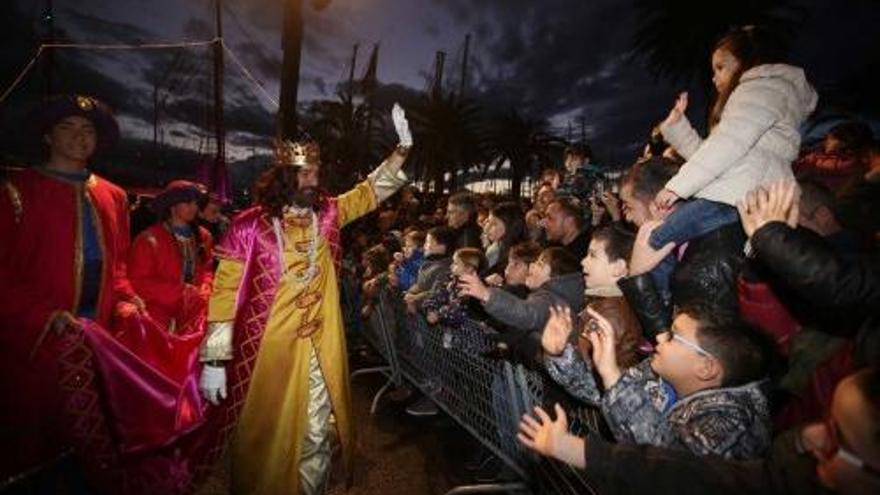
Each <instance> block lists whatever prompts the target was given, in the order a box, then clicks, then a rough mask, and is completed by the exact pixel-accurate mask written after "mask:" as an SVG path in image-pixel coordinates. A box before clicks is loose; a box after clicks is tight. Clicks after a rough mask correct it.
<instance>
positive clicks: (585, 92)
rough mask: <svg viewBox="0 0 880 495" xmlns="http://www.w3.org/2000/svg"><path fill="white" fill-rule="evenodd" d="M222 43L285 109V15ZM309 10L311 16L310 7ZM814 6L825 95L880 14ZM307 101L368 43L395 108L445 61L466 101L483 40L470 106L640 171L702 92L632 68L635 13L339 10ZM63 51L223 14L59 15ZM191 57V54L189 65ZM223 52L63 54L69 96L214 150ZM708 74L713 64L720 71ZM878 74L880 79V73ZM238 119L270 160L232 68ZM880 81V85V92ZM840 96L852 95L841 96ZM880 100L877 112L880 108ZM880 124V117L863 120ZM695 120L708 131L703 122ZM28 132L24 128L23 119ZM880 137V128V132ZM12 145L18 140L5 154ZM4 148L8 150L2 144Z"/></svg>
mask: <svg viewBox="0 0 880 495" xmlns="http://www.w3.org/2000/svg"><path fill="white" fill-rule="evenodd" d="M224 3H225V4H226V7H225V9H224V31H225V33H224V37H225V39H226V42H227V44H228V46H229V47H230V48H231V50H232V51H233V52H234V53H235V54H236V55H237V56H238V57H239V58H240V59H241V61H242V62H243V63H244V65H245V66H247V67H248V68H249V69H250V70H251V71H253V73H254V75H255V76H256V77H257V78H258V79H259V80H260V81H262V82H263V84H264V85H265V88H266V89H267V90H268V92H269V93H270V94H271V95H273V96H274V97H276V98H277V95H278V91H279V83H278V81H279V75H280V71H281V20H282V18H283V14H282V0H224ZM306 3H307V4H308V3H310V2H309V1H308V0H306ZM792 3H793V4H797V5H798V6H800V7H803V12H804V14H803V18H802V19H801V23H800V27H799V28H798V30H797V36H796V37H795V40H794V47H793V61H795V62H797V63H799V64H801V65H803V66H804V67H805V68H806V70H807V74H808V76H809V77H810V79H811V80H812V81H813V82H814V84H815V85H816V86H817V87H818V88H819V90H820V94H822V93H823V92H825V91H826V90H827V91H831V90H834V89H835V88H838V86H839V85H840V81H842V80H845V79H847V78H849V79H852V77H853V75H854V74H858V73H859V71H862V70H864V67H865V66H867V65H869V64H870V63H873V64H875V66H876V64H877V61H878V54H880V41H878V40H880V37H877V36H876V31H877V26H880V3H878V2H876V1H821V2H806V1H800V2H792ZM3 4H4V6H3V7H0V9H4V10H8V13H4V16H3V17H4V19H5V20H3V21H0V23H2V26H0V28H4V32H5V33H6V38H7V39H6V40H4V43H3V46H2V48H0V84H2V86H3V88H5V87H6V86H7V85H8V84H9V83H10V82H11V81H12V79H13V78H14V77H15V75H16V74H17V73H18V71H19V70H20V69H21V67H22V66H24V64H25V63H26V62H27V61H28V60H29V59H30V57H31V56H32V55H33V53H34V50H35V47H36V45H37V44H38V41H37V40H38V38H39V36H41V35H44V34H45V22H44V21H43V20H42V19H41V13H42V12H43V10H44V7H45V0H11V1H10V0H5V1H4V2H3ZM305 10H306V21H305V23H306V33H305V43H304V53H303V69H302V76H301V82H300V101H301V102H302V101H308V100H315V99H332V98H334V97H335V96H334V95H335V92H336V91H337V88H338V84H339V83H340V82H341V81H343V80H344V79H345V78H346V77H347V74H348V69H349V59H350V56H351V49H352V45H353V44H354V43H360V55H359V60H358V65H357V68H356V74H358V76H360V75H362V74H363V71H364V69H365V66H366V62H367V57H368V55H369V51H370V50H371V48H372V44H373V43H377V42H378V43H380V45H381V47H380V55H379V68H378V77H379V81H380V83H381V88H380V92H382V93H383V95H384V96H383V98H381V99H380V100H381V101H383V102H389V103H390V101H393V100H394V99H396V96H399V97H400V99H401V100H402V101H407V98H410V99H411V98H414V97H416V96H417V94H418V92H421V91H424V89H425V88H426V86H427V78H428V77H429V75H430V74H431V73H432V70H433V64H434V54H435V52H436V51H437V50H444V51H446V52H447V75H448V76H449V78H448V80H447V84H448V85H449V87H457V84H458V78H459V70H460V69H459V64H460V61H461V58H462V51H463V50H462V49H463V44H464V37H465V34H466V33H472V34H473V40H472V45H471V54H472V57H471V59H470V66H471V69H472V70H471V72H470V77H469V80H468V87H469V90H468V92H469V96H472V97H474V98H475V99H477V101H479V102H480V103H481V104H482V105H484V106H486V107H491V108H498V109H502V110H503V109H505V108H511V107H516V108H518V109H519V110H520V111H522V112H524V113H526V114H528V115H531V116H535V117H539V118H546V119H548V120H549V121H550V123H551V124H552V128H553V130H554V131H556V132H557V134H558V135H559V136H560V137H562V138H568V137H569V126H571V127H572V132H573V137H575V138H577V137H579V136H580V134H581V130H582V129H581V124H580V122H581V117H583V123H584V125H583V132H584V134H585V136H586V138H587V141H588V142H589V143H590V144H591V145H592V146H593V147H594V149H596V151H597V152H598V153H597V154H598V156H599V159H600V160H601V161H607V162H617V163H625V162H630V161H632V158H633V157H634V153H635V150H636V149H637V148H638V147H639V143H641V142H643V141H644V138H645V136H646V134H647V132H648V131H649V129H650V128H651V127H652V126H653V124H654V123H656V122H657V121H659V120H660V119H662V117H663V116H664V115H665V113H666V111H667V110H668V107H669V105H670V104H671V103H672V101H673V99H674V96H675V94H676V93H677V91H678V90H680V89H690V90H692V91H694V92H696V93H697V94H696V98H695V99H696V101H695V103H694V106H695V107H698V105H700V104H701V101H702V97H701V96H700V89H701V87H702V86H701V85H700V84H698V82H697V81H693V80H691V81H688V80H682V81H669V80H666V79H657V78H656V77H654V76H653V75H652V74H651V73H650V72H648V71H647V70H646V68H645V66H644V64H643V63H642V62H641V60H640V59H639V58H637V57H633V55H632V53H631V52H632V46H633V33H634V31H635V27H636V23H637V21H638V18H637V12H636V10H635V9H634V8H633V6H632V5H631V2H629V1H627V0H598V1H578V0H568V1H564V0H541V1H537V0H533V1H527V0H497V1H490V0H483V1H480V0H333V1H332V2H331V3H330V6H329V7H328V8H326V9H325V10H323V11H320V12H317V11H314V10H313V9H312V8H310V7H307V8H306V9H305ZM55 28H56V30H57V31H58V32H59V36H60V37H62V38H64V39H66V40H69V41H74V42H79V43H145V42H170V41H181V40H189V41H197V40H207V39H210V38H212V37H213V35H214V28H213V0H55ZM177 52H184V54H183V55H176V53H177ZM209 53H210V51H209V49H206V48H192V49H186V50H162V51H152V52H144V51H127V52H94V51H91V52H82V51H73V50H65V51H63V52H59V53H58V54H57V59H56V60H57V61H58V65H57V66H58V70H59V73H60V74H61V75H60V76H59V78H58V79H59V80H58V81H57V86H58V87H59V88H60V89H61V90H63V91H81V92H87V93H91V94H94V95H96V96H98V97H99V98H102V99H105V100H107V101H108V102H110V103H111V104H112V105H113V106H114V107H115V108H116V109H117V111H118V113H119V115H120V116H121V121H122V125H123V132H124V133H125V134H126V135H127V136H129V137H130V138H141V139H146V140H151V139H152V122H153V90H154V86H155V85H158V87H159V95H160V99H164V101H165V104H164V106H163V112H162V115H161V117H160V125H161V129H162V131H163V138H162V140H163V142H164V143H165V144H166V145H168V146H171V147H180V148H188V149H192V150H199V149H201V150H202V151H204V150H206V149H207V148H206V146H207V142H208V140H207V139H206V138H205V137H204V136H207V135H208V134H209V133H210V130H209V129H210V128H209V127H207V123H208V121H209V120H208V119H209V117H210V107H209V103H210V86H209V84H210V70H211V65H210V59H209V57H208V56H209ZM707 64H708V61H707ZM875 73H876V72H875ZM41 77H42V76H41V72H40V69H39V68H37V70H35V71H34V72H33V73H32V74H31V75H30V76H29V77H28V78H26V79H25V80H24V83H23V84H22V86H21V87H19V88H18V89H17V90H16V91H15V92H14V93H13V94H12V95H11V97H10V98H9V99H8V100H7V101H6V102H3V103H2V104H0V115H3V118H4V119H5V120H6V122H7V126H6V127H5V128H4V129H3V131H4V132H7V133H8V127H9V126H8V121H9V119H10V115H13V116H19V115H22V112H24V110H23V109H24V108H25V107H27V106H28V105H29V104H32V103H33V102H34V101H36V97H37V95H39V94H40V92H41V91H43V89H42V88H44V85H45V83H44V82H42V79H41ZM225 81H226V116H227V126H228V128H229V135H228V142H229V151H230V157H231V158H232V159H233V160H235V159H242V158H244V157H246V156H248V155H249V154H251V153H253V152H257V153H260V152H265V144H266V143H267V139H268V137H269V136H271V134H272V132H273V129H274V109H273V107H272V105H271V104H270V103H269V102H268V100H267V99H266V98H264V97H262V96H260V95H259V94H258V93H257V92H256V91H255V90H254V88H253V87H252V86H251V85H250V83H248V82H247V81H246V80H245V79H244V78H243V77H242V76H241V74H240V73H239V71H238V69H237V68H236V66H235V65H234V64H233V63H232V62H231V61H229V60H227V65H226V79H225ZM874 82H875V83H876V82H877V81H876V80H875V81H874ZM838 89H839V88H838ZM874 101H876V98H875V99H874ZM855 110H857V111H858V112H859V113H861V114H865V115H873V116H874V117H875V118H876V116H877V115H878V113H880V112H878V109H877V108H864V107H863V108H858V109H855ZM694 113H695V114H696V115H693V117H695V119H696V120H698V121H699V120H700V119H699V117H700V115H699V114H700V112H699V111H695V112H694ZM16 118H17V117H16ZM877 130H878V132H880V128H878V129H877ZM6 142H8V138H7V141H6ZM0 146H2V142H0Z"/></svg>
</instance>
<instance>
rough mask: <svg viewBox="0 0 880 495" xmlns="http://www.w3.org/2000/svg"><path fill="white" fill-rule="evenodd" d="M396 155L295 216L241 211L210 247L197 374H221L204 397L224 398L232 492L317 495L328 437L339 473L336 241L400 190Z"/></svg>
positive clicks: (341, 416) (347, 417) (349, 439)
mask: <svg viewBox="0 0 880 495" xmlns="http://www.w3.org/2000/svg"><path fill="white" fill-rule="evenodd" d="M406 151H407V149H406V148H402V147H398V148H397V150H395V152H394V153H392V154H391V156H389V157H388V159H386V160H385V161H384V162H383V163H382V165H380V167H379V168H377V169H376V170H375V171H374V172H373V173H372V174H370V176H369V177H368V179H367V180H365V181H363V182H361V183H360V184H358V185H357V186H355V187H354V189H352V190H350V191H348V192H346V193H344V194H342V195H340V196H337V197H330V196H321V197H320V198H319V199H318V201H317V203H316V204H315V206H314V208H312V209H308V210H306V211H305V213H304V212H303V211H302V210H300V211H299V213H291V212H289V211H288V210H287V209H285V212H284V213H283V214H282V215H279V216H280V218H279V216H273V215H271V214H270V212H268V211H267V209H266V208H265V207H264V206H256V207H254V208H252V209H250V210H247V211H245V212H243V213H242V214H241V215H239V216H238V217H237V218H236V219H235V220H234V221H233V223H232V225H231V226H230V228H229V230H228V231H227V233H226V236H225V238H224V239H223V240H222V241H221V243H220V245H219V247H218V248H217V251H216V254H217V256H218V257H219V259H220V264H219V267H218V271H217V274H216V276H215V279H214V291H213V295H212V297H211V299H210V302H209V310H208V321H209V329H208V336H207V337H206V340H205V342H204V344H203V347H202V351H201V359H202V361H203V362H206V370H207V369H208V366H210V365H213V366H214V369H215V370H216V367H217V366H218V365H219V366H223V369H225V375H224V376H225V378H224V381H225V383H224V384H223V389H224V390H223V393H221V394H219V396H217V397H215V398H216V399H219V398H223V397H224V396H225V395H227V394H226V391H227V390H228V397H226V398H225V399H224V400H219V401H217V402H218V404H219V405H218V407H221V408H223V409H224V411H223V414H222V417H223V418H224V419H223V422H222V423H223V424H222V425H221V426H220V432H221V434H226V435H228V436H229V437H228V438H229V439H230V442H231V443H230V458H231V463H232V469H231V472H232V480H231V483H232V492H233V493H249V494H250V493H259V494H276V493H285V494H297V493H322V492H323V490H324V487H325V485H326V478H327V474H328V472H329V462H330V433H331V430H332V429H333V428H335V430H336V437H337V438H338V441H339V444H340V447H341V454H342V455H341V457H342V462H343V464H344V467H345V468H346V471H348V467H349V466H350V462H351V459H352V450H353V432H352V420H351V413H350V397H349V383H348V365H347V355H346V347H345V333H344V330H343V321H342V314H341V308H340V298H339V282H338V273H339V271H338V264H337V261H338V260H339V255H340V249H341V248H340V246H339V238H340V236H339V231H340V229H341V228H342V227H344V226H345V225H347V224H348V223H350V222H352V221H353V220H355V219H357V218H359V217H361V216H363V215H365V214H367V213H369V212H371V211H373V210H374V209H375V208H376V206H377V204H378V203H379V202H380V201H382V200H383V199H385V198H387V197H388V196H390V195H391V194H393V192H394V191H396V190H397V189H398V188H400V187H401V186H402V185H403V184H404V183H405V182H406V177H405V175H403V173H402V172H401V171H400V167H401V165H402V164H403V162H404V161H405V159H406ZM275 166H276V167H279V166H285V164H284V163H281V164H277V163H276V165H275ZM203 382H204V380H203ZM204 390H205V389H204V383H203V391H204Z"/></svg>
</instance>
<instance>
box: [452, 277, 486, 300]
mask: <svg viewBox="0 0 880 495" xmlns="http://www.w3.org/2000/svg"><path fill="white" fill-rule="evenodd" d="M458 288H459V290H460V294H461V295H462V296H471V297H473V298H474V299H476V300H478V301H482V302H486V301H488V300H489V294H490V292H489V288H488V287H486V285H485V284H484V283H483V281H482V280H480V277H479V275H477V274H475V273H463V274H461V275H459V277H458Z"/></svg>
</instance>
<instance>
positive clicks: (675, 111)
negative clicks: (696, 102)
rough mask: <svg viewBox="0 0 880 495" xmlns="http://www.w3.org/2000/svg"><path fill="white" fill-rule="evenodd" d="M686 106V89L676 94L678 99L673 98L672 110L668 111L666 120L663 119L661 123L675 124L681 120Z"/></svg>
mask: <svg viewBox="0 0 880 495" xmlns="http://www.w3.org/2000/svg"><path fill="white" fill-rule="evenodd" d="M687 107H688V94H687V91H682V92H681V93H679V94H678V99H677V100H675V105H673V106H672V110H670V111H669V115H668V116H667V117H666V120H664V121H663V125H671V124H675V123H676V122H678V121H679V120H681V118H682V117H683V116H684V112H685V110H687Z"/></svg>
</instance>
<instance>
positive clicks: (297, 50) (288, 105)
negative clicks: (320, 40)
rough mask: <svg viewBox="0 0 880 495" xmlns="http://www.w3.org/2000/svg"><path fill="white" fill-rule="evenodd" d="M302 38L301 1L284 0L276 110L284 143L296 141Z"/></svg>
mask: <svg viewBox="0 0 880 495" xmlns="http://www.w3.org/2000/svg"><path fill="white" fill-rule="evenodd" d="M302 38H303V0H287V2H286V3H285V4H284V34H283V35H282V41H281V44H282V50H283V52H284V60H283V62H282V69H281V103H280V108H279V109H278V134H279V135H280V137H282V138H287V139H293V138H295V137H296V129H297V116H296V103H297V91H298V89H299V66H300V59H301V57H302V53H301V51H302Z"/></svg>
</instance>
